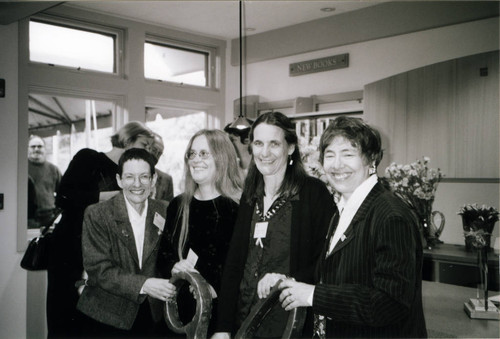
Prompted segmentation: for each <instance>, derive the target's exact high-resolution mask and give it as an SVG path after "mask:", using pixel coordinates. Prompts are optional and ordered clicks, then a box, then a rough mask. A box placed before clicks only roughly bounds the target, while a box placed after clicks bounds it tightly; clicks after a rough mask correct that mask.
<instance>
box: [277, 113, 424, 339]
mask: <svg viewBox="0 0 500 339" xmlns="http://www.w3.org/2000/svg"><path fill="white" fill-rule="evenodd" d="M319 148H320V160H321V162H322V164H323V167H324V169H325V172H326V174H327V176H328V177H329V180H330V183H331V184H332V186H333V187H334V189H335V190H336V191H337V192H338V193H339V194H340V201H339V202H338V205H337V206H338V211H337V212H336V214H335V216H334V219H333V223H332V227H331V229H330V230H329V233H328V241H327V243H326V244H325V248H324V250H323V253H322V255H321V260H320V262H319V265H318V272H319V275H318V276H317V279H316V285H312V284H306V283H301V282H298V281H297V282H296V281H291V280H289V279H287V280H285V281H284V282H282V283H281V284H280V287H281V288H282V289H283V290H282V292H281V294H280V301H281V303H282V306H283V307H284V309H285V310H287V311H288V310H291V309H293V308H296V307H310V306H312V309H313V311H314V313H315V315H316V316H317V322H316V325H317V326H316V329H317V331H316V334H317V335H318V336H319V337H320V338H325V337H326V338H425V337H427V331H426V327H425V319H424V314H423V309H422V276H421V274H422V244H421V242H420V236H419V232H418V228H417V224H416V222H415V219H414V218H413V216H412V214H411V212H410V210H409V209H408V207H407V206H406V205H405V204H404V203H403V201H401V200H400V199H398V198H397V197H396V196H394V195H393V194H392V193H391V192H390V191H388V190H387V189H385V188H384V187H383V186H382V185H381V184H380V183H379V182H378V178H377V174H376V173H377V166H378V164H379V163H380V160H381V159H382V145H381V140H380V134H379V133H378V131H377V130H375V129H373V128H372V127H371V126H369V125H367V124H366V123H365V122H364V121H363V120H361V119H359V118H348V117H339V118H337V119H335V120H334V121H333V123H331V124H330V125H329V126H328V128H327V129H326V130H325V132H324V133H323V135H322V136H321V140H320V145H319ZM332 208H333V206H332ZM325 329H326V331H325Z"/></svg>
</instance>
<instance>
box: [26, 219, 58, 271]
mask: <svg viewBox="0 0 500 339" xmlns="http://www.w3.org/2000/svg"><path fill="white" fill-rule="evenodd" d="M48 230H49V227H48V226H47V227H44V228H43V230H42V233H41V234H40V235H39V236H38V237H36V238H33V239H31V241H30V243H29V244H28V248H27V249H26V252H24V256H23V259H22V260H21V267H22V268H24V269H25V270H28V271H40V270H46V269H47V267H48V264H49V242H50V237H51V236H52V232H48Z"/></svg>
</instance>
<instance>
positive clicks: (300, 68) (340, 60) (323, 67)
mask: <svg viewBox="0 0 500 339" xmlns="http://www.w3.org/2000/svg"><path fill="white" fill-rule="evenodd" d="M345 67H349V54H348V53H346V54H339V55H334V56H330V57H326V58H320V59H314V60H309V61H302V62H296V63H293V64H290V73H289V74H290V76H291V77H294V76H297V75H303V74H309V73H316V72H324V71H330V70H332V69H338V68H345Z"/></svg>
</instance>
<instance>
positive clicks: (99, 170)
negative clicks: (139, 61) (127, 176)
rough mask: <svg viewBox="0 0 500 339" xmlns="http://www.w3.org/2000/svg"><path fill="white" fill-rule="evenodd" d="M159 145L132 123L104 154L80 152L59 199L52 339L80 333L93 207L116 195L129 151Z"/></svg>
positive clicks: (50, 290)
mask: <svg viewBox="0 0 500 339" xmlns="http://www.w3.org/2000/svg"><path fill="white" fill-rule="evenodd" d="M152 142H153V134H152V132H151V130H150V129H149V128H147V127H146V126H145V125H144V124H143V123H141V122H139V121H131V122H129V123H127V124H125V125H124V126H122V127H121V128H120V129H119V130H118V131H117V132H116V133H115V134H114V135H113V136H111V144H112V146H113V147H112V149H111V150H110V151H109V152H106V153H103V152H98V151H96V150H93V149H90V148H84V149H81V150H80V151H78V153H76V154H75V156H74V157H73V159H72V160H71V162H70V163H69V165H68V169H67V170H66V172H65V173H64V175H63V177H62V179H61V183H60V185H59V189H58V191H57V196H56V206H57V207H58V208H60V209H62V218H61V220H60V222H59V223H58V225H57V227H56V228H55V229H54V232H53V242H52V243H51V248H50V255H49V266H48V285H47V327H48V337H70V336H73V335H77V334H78V333H77V332H78V331H79V330H78V326H76V320H75V319H76V318H75V314H76V303H77V301H78V291H77V288H76V287H75V283H77V282H78V281H79V280H81V278H82V273H83V258H82V224H83V213H84V211H85V208H87V206H89V205H91V204H94V203H97V202H99V201H105V200H108V199H110V198H111V197H113V196H114V195H116V194H117V193H118V192H119V191H120V187H118V184H117V182H116V174H117V172H118V159H119V158H120V156H121V155H122V154H123V152H125V150H126V149H129V148H147V147H148V146H149V145H150V144H151V143H152Z"/></svg>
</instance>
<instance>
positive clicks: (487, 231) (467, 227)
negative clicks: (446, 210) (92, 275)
mask: <svg viewBox="0 0 500 339" xmlns="http://www.w3.org/2000/svg"><path fill="white" fill-rule="evenodd" d="M495 223H496V221H493V222H491V221H490V222H485V221H483V220H480V219H474V220H468V219H467V218H465V217H464V216H463V215H462V227H463V230H464V240H465V249H466V250H467V251H472V250H473V249H475V248H476V247H477V246H474V244H475V243H477V235H476V234H477V233H478V231H481V230H482V231H483V232H481V233H480V236H481V239H482V241H484V248H485V251H492V250H493V248H492V247H491V232H493V228H494V227H495Z"/></svg>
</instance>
